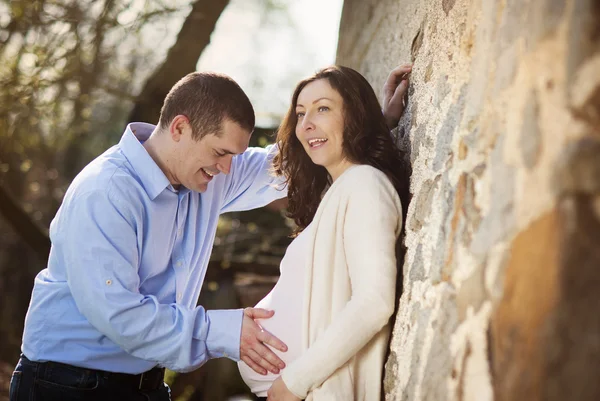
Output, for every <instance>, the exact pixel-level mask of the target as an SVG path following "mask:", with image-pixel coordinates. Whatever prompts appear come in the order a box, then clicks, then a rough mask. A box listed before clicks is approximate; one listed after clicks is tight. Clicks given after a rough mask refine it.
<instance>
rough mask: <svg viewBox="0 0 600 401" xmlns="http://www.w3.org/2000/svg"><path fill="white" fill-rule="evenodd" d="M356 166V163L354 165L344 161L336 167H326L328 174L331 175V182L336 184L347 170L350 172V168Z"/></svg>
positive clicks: (346, 160)
mask: <svg viewBox="0 0 600 401" xmlns="http://www.w3.org/2000/svg"><path fill="white" fill-rule="evenodd" d="M355 164H356V163H352V162H351V161H349V160H348V159H343V160H342V161H340V162H339V163H337V164H336V165H335V166H328V167H326V169H327V172H328V173H329V175H330V176H331V180H332V181H333V182H335V180H337V179H338V178H339V177H340V176H341V175H342V174H343V173H344V172H345V171H346V170H348V169H349V168H350V167H352V166H354V165H355Z"/></svg>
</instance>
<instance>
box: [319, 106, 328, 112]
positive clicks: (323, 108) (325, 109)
mask: <svg viewBox="0 0 600 401" xmlns="http://www.w3.org/2000/svg"><path fill="white" fill-rule="evenodd" d="M327 110H329V107H327V106H321V107H319V111H327Z"/></svg>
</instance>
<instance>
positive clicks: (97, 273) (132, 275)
mask: <svg viewBox="0 0 600 401" xmlns="http://www.w3.org/2000/svg"><path fill="white" fill-rule="evenodd" d="M76 196H77V198H76V199H71V200H70V201H69V202H68V204H67V205H63V208H64V209H63V210H62V211H61V212H60V217H59V219H58V220H59V221H58V223H59V224H57V225H56V226H55V227H53V228H54V229H53V230H52V231H53V232H52V240H53V251H52V252H57V256H58V257H59V258H61V259H62V262H63V263H64V264H65V266H66V271H67V282H68V285H69V288H70V290H71V293H72V295H73V298H74V300H75V303H76V304H77V307H78V309H79V310H80V312H81V313H82V314H83V316H85V318H86V319H87V320H88V321H89V322H90V323H91V324H92V325H93V326H94V327H95V328H96V329H97V330H98V331H99V332H101V333H102V334H104V335H106V336H107V337H108V338H109V339H110V340H112V341H113V342H114V343H116V344H117V345H119V346H120V347H121V348H123V349H124V350H125V351H126V352H128V353H129V354H131V355H133V356H135V357H138V358H141V359H145V360H151V361H154V362H156V363H157V364H160V365H161V366H164V367H167V368H169V369H172V370H175V371H188V370H192V369H195V368H197V367H199V366H200V365H202V364H203V363H204V362H205V361H207V360H208V359H209V358H212V357H219V356H229V357H231V358H232V359H236V360H237V359H239V343H240V331H241V325H242V315H243V311H242V310H229V311H208V312H207V311H205V310H204V309H203V308H202V307H196V308H194V309H189V308H186V307H183V306H181V305H178V304H176V303H175V300H173V301H172V302H173V303H169V304H165V303H160V302H159V301H158V299H157V298H156V297H155V296H153V295H143V294H141V293H140V292H139V286H140V277H139V275H138V267H139V261H140V254H141V252H140V250H139V248H138V244H139V243H138V238H137V235H136V231H137V230H138V228H139V227H138V225H137V224H138V222H136V218H135V213H136V211H135V207H134V205H127V204H126V203H124V202H123V201H117V200H116V199H114V198H112V197H111V194H110V191H103V190H92V191H87V192H84V193H77V194H76ZM57 217H58V216H57Z"/></svg>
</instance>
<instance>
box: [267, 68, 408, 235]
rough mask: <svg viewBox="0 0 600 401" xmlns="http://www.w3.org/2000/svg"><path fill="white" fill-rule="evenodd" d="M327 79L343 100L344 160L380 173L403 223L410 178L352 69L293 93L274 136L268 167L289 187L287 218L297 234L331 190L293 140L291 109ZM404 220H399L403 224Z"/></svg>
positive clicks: (320, 75)
mask: <svg viewBox="0 0 600 401" xmlns="http://www.w3.org/2000/svg"><path fill="white" fill-rule="evenodd" d="M319 79H326V80H327V81H328V82H329V84H330V85H331V87H332V88H333V89H335V90H336V91H337V92H338V93H339V94H340V96H341V97H342V99H343V100H344V108H343V115H344V139H343V143H342V147H343V153H344V156H345V157H346V158H347V159H348V160H349V161H351V162H352V163H355V164H367V165H370V166H373V167H375V168H377V169H379V170H381V171H382V172H384V173H385V174H386V175H387V176H388V177H389V179H390V180H391V181H392V183H393V185H394V187H395V188H396V191H398V195H399V196H400V200H401V202H402V209H403V215H404V216H403V217H406V207H407V205H408V201H409V196H410V194H409V183H408V177H409V175H410V173H408V172H406V171H404V170H405V169H406V167H405V164H406V163H404V162H403V160H402V155H401V153H400V150H399V149H398V147H397V146H396V144H395V143H394V140H393V139H392V136H391V134H390V130H389V128H388V127H387V125H386V123H385V119H384V117H383V114H382V112H381V107H380V105H379V102H378V100H377V96H375V92H374V91H373V88H372V87H371V85H370V84H369V82H367V80H366V79H365V78H364V77H363V76H362V75H361V74H360V73H358V72H357V71H355V70H353V69H352V68H348V67H342V66H331V67H327V68H324V69H322V70H320V71H319V72H317V73H316V74H315V75H313V76H312V77H309V78H307V79H305V80H303V81H301V82H300V83H299V84H298V85H297V86H296V89H295V90H294V94H293V96H292V103H291V105H290V108H289V110H288V112H287V114H286V116H285V118H284V119H283V122H282V123H281V126H280V127H279V130H278V132H277V140H276V141H277V143H278V144H279V153H278V154H277V155H276V156H275V159H274V161H273V165H274V169H275V173H276V174H278V175H283V176H284V177H285V178H286V183H287V185H288V217H290V218H292V219H293V220H294V222H295V223H296V225H297V226H298V228H297V230H296V234H297V233H299V232H301V231H302V230H304V229H305V228H306V226H308V225H309V224H310V222H311V221H312V220H313V218H314V216H315V213H316V211H317V208H318V206H319V203H320V202H321V198H322V195H323V193H324V191H325V189H326V188H327V187H328V186H329V184H330V177H329V175H328V173H327V170H326V169H325V168H324V167H322V166H319V165H316V164H314V163H313V162H312V160H311V159H310V157H309V156H308V154H307V153H306V151H305V150H304V148H303V147H302V144H301V143H300V141H299V140H298V138H297V137H296V125H297V122H298V119H297V116H296V104H297V102H298V96H299V95H300V92H301V91H302V89H304V87H305V86H306V85H308V84H309V83H311V82H314V81H316V80H319ZM403 220H404V219H403Z"/></svg>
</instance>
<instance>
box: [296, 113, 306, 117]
mask: <svg viewBox="0 0 600 401" xmlns="http://www.w3.org/2000/svg"><path fill="white" fill-rule="evenodd" d="M296 117H297V118H301V117H304V113H303V112H298V113H296Z"/></svg>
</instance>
